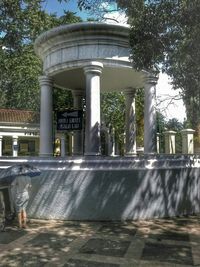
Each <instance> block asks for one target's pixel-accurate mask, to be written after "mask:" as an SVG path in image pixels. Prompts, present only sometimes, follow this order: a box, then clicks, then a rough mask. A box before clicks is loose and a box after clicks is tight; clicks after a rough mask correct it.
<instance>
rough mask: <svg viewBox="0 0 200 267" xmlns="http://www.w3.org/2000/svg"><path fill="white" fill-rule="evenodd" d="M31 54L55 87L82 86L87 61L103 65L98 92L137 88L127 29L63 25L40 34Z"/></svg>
mask: <svg viewBox="0 0 200 267" xmlns="http://www.w3.org/2000/svg"><path fill="white" fill-rule="evenodd" d="M35 51H36V53H37V55H38V56H39V57H40V58H41V59H42V60H43V68H44V73H45V74H46V75H48V76H50V77H52V78H53V80H54V84H55V85H57V86H58V87H62V88H69V89H77V88H84V87H85V75H84V71H83V67H84V66H87V65H88V64H89V63H90V62H91V61H94V62H100V63H102V64H103V71H102V74H101V91H102V92H103V91H104V92H105V91H123V89H125V88H127V87H134V88H139V87H142V86H143V85H144V84H143V72H138V71H136V70H134V69H133V67H132V63H131V61H130V46H129V27H127V26H122V25H116V24H107V23H100V22H83V23H76V24H70V25H63V26H60V27H57V28H53V29H51V30H49V31H47V32H44V33H43V34H41V35H40V36H39V37H38V38H37V39H36V42H35Z"/></svg>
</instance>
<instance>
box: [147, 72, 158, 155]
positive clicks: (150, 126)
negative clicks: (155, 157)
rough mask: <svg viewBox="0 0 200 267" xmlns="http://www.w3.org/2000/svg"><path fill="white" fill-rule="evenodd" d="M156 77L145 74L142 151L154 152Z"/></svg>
mask: <svg viewBox="0 0 200 267" xmlns="http://www.w3.org/2000/svg"><path fill="white" fill-rule="evenodd" d="M157 80H158V78H157V77H155V76H151V75H149V76H147V78H146V81H145V82H146V84H145V88H144V90H145V92H144V97H145V98H144V153H146V154H148V153H149V154H151V153H156V150H157V149H156V84H157Z"/></svg>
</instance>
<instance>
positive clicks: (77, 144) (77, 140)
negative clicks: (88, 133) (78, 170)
mask: <svg viewBox="0 0 200 267" xmlns="http://www.w3.org/2000/svg"><path fill="white" fill-rule="evenodd" d="M72 95H73V106H74V108H75V109H80V110H82V109H83V95H84V92H83V90H82V89H76V90H73V91H72ZM73 155H83V131H82V130H78V131H74V148H73Z"/></svg>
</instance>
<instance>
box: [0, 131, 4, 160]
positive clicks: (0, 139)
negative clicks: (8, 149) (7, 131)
mask: <svg viewBox="0 0 200 267" xmlns="http://www.w3.org/2000/svg"><path fill="white" fill-rule="evenodd" d="M2 141H3V136H2V135H0V157H2Z"/></svg>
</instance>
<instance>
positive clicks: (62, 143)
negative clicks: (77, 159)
mask: <svg viewBox="0 0 200 267" xmlns="http://www.w3.org/2000/svg"><path fill="white" fill-rule="evenodd" d="M60 156H61V157H65V156H66V150H65V134H62V135H61V136H60Z"/></svg>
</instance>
